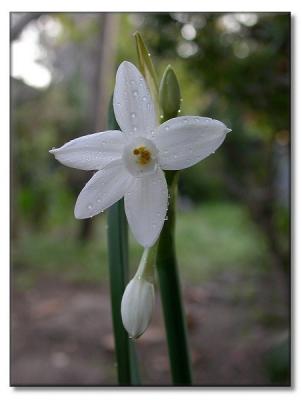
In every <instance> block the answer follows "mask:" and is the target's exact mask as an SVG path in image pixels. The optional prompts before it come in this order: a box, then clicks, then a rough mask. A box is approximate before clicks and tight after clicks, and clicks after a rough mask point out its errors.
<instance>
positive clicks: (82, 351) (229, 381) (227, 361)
mask: <svg viewBox="0 0 302 400" xmlns="http://www.w3.org/2000/svg"><path fill="white" fill-rule="evenodd" d="M241 279H243V278H241V277H240V276H236V275H235V276H234V275H225V276H224V275H223V276H222V277H221V278H220V279H219V280H215V281H210V282H207V283H206V284H204V285H198V286H197V285H196V286H191V285H190V286H187V287H185V288H184V300H185V309H186V316H187V321H188V329H189V332H188V333H189V343H190V349H191V356H192V364H193V374H194V384H195V385H210V386H212V385H236V386H237V385H270V384H271V382H270V380H269V376H268V373H267V370H266V365H265V355H266V353H267V352H268V351H269V349H270V348H271V347H272V346H273V345H274V343H275V342H276V341H278V340H279V338H280V335H282V334H284V312H286V310H285V311H284V310H283V311H281V314H282V315H281V316H280V315H279V314H280V307H279V306H278V307H274V294H272V293H273V291H270V290H267V284H268V282H266V283H265V284H266V294H265V295H264V296H258V294H257V292H253V291H252V292H251V293H249V294H247V293H246V290H245V291H244V292H243V291H242V292H241V290H240V288H241ZM253 284H255V286H257V285H258V283H256V282H250V285H251V287H253ZM258 286H259V285H258ZM258 286H257V287H258ZM268 293H271V294H269V295H268ZM11 305H12V317H11V384H12V385H46V386H51V385H71V386H73V385H116V371H115V369H116V365H115V360H114V348H113V337H112V333H111V332H112V329H111V316H110V302H109V293H108V286H107V285H105V284H103V285H102V286H91V285H80V284H74V283H68V282H64V281H59V280H55V279H53V278H52V279H50V278H46V277H44V278H43V279H41V280H40V281H39V282H38V284H37V285H35V287H34V288H32V289H30V290H28V291H26V290H22V291H20V290H16V289H12V302H11ZM275 308H276V309H277V310H278V312H277V314H278V315H277V314H276V310H275ZM279 317H280V318H279ZM272 321H273V323H272ZM280 321H281V322H280ZM282 321H283V322H282ZM137 351H138V358H139V363H140V370H141V378H142V382H143V384H144V385H170V384H171V379H170V374H169V363H168V356H167V348H166V344H165V335H164V329H163V320H162V315H161V313H160V303H159V299H158V295H157V303H156V309H155V315H154V318H153V320H152V324H151V326H150V328H149V329H148V330H147V332H146V333H145V334H144V335H143V336H142V337H141V338H140V339H139V340H137Z"/></svg>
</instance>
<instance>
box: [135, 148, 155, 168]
mask: <svg viewBox="0 0 302 400" xmlns="http://www.w3.org/2000/svg"><path fill="white" fill-rule="evenodd" d="M133 154H134V155H135V156H136V158H137V161H136V162H137V163H138V164H141V165H146V164H148V163H149V162H150V160H151V153H150V151H149V150H148V149H147V148H146V147H145V146H140V147H136V148H135V149H134V150H133Z"/></svg>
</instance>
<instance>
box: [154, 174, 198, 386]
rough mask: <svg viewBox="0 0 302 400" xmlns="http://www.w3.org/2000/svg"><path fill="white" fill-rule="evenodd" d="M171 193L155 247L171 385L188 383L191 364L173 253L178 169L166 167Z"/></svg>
mask: <svg viewBox="0 0 302 400" xmlns="http://www.w3.org/2000/svg"><path fill="white" fill-rule="evenodd" d="M166 178H167V183H168V187H169V194H170V202H169V203H170V204H169V208H168V220H167V221H166V222H165V224H164V227H163V229H162V232H161V235H160V238H159V243H158V251H157V260H156V266H157V273H158V278H159V287H160V293H161V301H162V307H163V314H164V320H165V327H166V336H167V342H168V350H169V358H170V367H171V373H172V379H173V383H174V385H182V386H185V385H191V384H192V377H191V366H190V357H189V351H188V345H187V333H186V325H185V322H184V313H183V307H182V299H181V289H180V282H179V277H178V268H177V260H176V253H175V235H174V232H175V205H176V196H177V182H178V173H177V172H172V171H167V172H166Z"/></svg>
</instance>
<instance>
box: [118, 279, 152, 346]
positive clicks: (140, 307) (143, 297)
mask: <svg viewBox="0 0 302 400" xmlns="http://www.w3.org/2000/svg"><path fill="white" fill-rule="evenodd" d="M153 306H154V287H153V284H152V283H150V282H148V281H147V280H146V279H144V278H142V277H137V276H135V277H134V278H133V279H132V280H131V281H130V282H129V283H128V285H127V287H126V289H125V292H124V295H123V299H122V305H121V313H122V320H123V324H124V327H125V329H126V330H127V332H128V333H129V336H130V337H131V338H133V339H136V338H138V337H139V336H141V335H142V334H143V333H144V332H145V330H146V329H147V327H148V325H149V323H150V320H151V317H152V311H153Z"/></svg>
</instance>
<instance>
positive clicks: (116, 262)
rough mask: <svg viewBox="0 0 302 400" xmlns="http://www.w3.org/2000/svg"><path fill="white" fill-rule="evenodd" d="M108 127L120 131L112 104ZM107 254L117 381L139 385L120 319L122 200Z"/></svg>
mask: <svg viewBox="0 0 302 400" xmlns="http://www.w3.org/2000/svg"><path fill="white" fill-rule="evenodd" d="M108 128H109V129H119V128H118V125H117V122H116V120H115V118H114V113H113V108H112V101H111V107H110V109H109V113H108ZM108 253H109V256H108V258H109V278H110V292H111V309H112V323H113V331H114V342H115V355H116V362H117V374H118V382H119V384H120V385H123V386H130V385H132V384H134V385H138V384H139V383H140V382H139V371H138V367H137V362H136V353H135V348H134V344H132V343H130V340H129V338H128V334H127V332H126V330H125V328H124V326H123V322H122V318H121V302H122V297H123V293H124V290H125V287H126V285H127V283H128V226H127V221H126V216H125V212H124V203H123V200H120V201H118V202H117V203H115V204H114V205H113V206H111V207H110V209H109V212H108Z"/></svg>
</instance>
